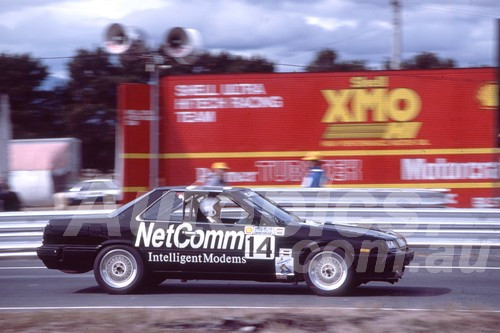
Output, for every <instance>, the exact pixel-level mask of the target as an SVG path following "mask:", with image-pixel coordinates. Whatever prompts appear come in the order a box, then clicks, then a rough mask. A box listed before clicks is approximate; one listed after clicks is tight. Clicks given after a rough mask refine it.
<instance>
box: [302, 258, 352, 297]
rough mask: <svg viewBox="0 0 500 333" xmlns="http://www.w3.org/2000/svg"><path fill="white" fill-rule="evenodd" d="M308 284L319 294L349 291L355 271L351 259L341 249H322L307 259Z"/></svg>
mask: <svg viewBox="0 0 500 333" xmlns="http://www.w3.org/2000/svg"><path fill="white" fill-rule="evenodd" d="M305 264H306V274H305V276H304V278H305V280H306V283H307V285H308V286H309V288H311V290H312V291H314V292H315V293H316V294H318V295H322V296H334V295H341V294H344V293H345V292H347V291H348V290H349V289H350V288H351V285H352V281H353V271H352V267H351V265H350V261H349V260H347V258H346V256H345V254H344V253H342V252H340V251H321V252H313V253H311V254H309V256H308V257H307V259H306V263H305Z"/></svg>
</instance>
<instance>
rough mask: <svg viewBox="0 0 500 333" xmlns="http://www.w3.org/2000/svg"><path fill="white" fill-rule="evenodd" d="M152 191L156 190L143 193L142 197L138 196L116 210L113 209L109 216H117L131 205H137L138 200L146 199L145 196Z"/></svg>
mask: <svg viewBox="0 0 500 333" xmlns="http://www.w3.org/2000/svg"><path fill="white" fill-rule="evenodd" d="M152 192H154V191H150V192H147V193H145V194H143V195H141V196H140V197H138V198H136V199H135V200H132V201H130V202H129V203H126V204H125V205H123V206H121V207H120V208H117V209H116V210H114V211H112V212H111V213H110V214H109V216H110V217H115V216H118V215H120V214H121V213H123V212H124V211H126V210H127V209H128V208H129V207H131V206H133V205H135V204H136V203H137V202H139V201H141V200H142V199H144V198H145V197H147V196H149V195H150V194H151V193H152Z"/></svg>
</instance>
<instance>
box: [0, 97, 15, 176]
mask: <svg viewBox="0 0 500 333" xmlns="http://www.w3.org/2000/svg"><path fill="white" fill-rule="evenodd" d="M11 139H12V127H11V122H10V106H9V97H8V96H7V95H0V182H2V181H7V180H8V174H9V141H10V140H11Z"/></svg>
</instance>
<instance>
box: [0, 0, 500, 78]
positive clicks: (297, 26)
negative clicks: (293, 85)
mask: <svg viewBox="0 0 500 333" xmlns="http://www.w3.org/2000/svg"><path fill="white" fill-rule="evenodd" d="M400 1H401V4H402V24H403V26H402V36H403V46H402V51H403V54H402V58H403V59H408V58H410V57H412V56H413V55H415V54H417V53H420V52H424V51H429V52H435V53H436V54H438V55H439V56H441V57H445V58H452V59H454V60H456V61H457V63H458V65H459V66H462V67H474V66H484V65H488V66H494V65H496V42H495V40H496V39H497V36H496V29H497V28H496V24H497V23H496V18H499V17H500V0H400ZM390 2H391V1H390V0H0V52H2V53H9V54H13V53H16V54H17V53H30V54H31V55H32V56H34V57H37V58H42V61H43V63H44V64H46V65H48V66H49V67H50V70H51V74H52V75H54V76H58V77H66V76H67V73H66V63H67V62H68V59H46V58H52V57H65V56H68V57H69V56H72V55H74V54H75V50H76V49H78V48H85V49H93V48H95V47H96V46H99V45H101V43H102V36H103V32H104V29H105V27H106V26H107V25H109V24H111V23H114V22H119V23H122V24H125V25H130V26H136V27H139V28H141V29H143V30H144V31H145V32H146V33H147V35H148V40H149V44H150V45H159V44H160V43H161V41H162V39H163V38H164V35H165V33H166V31H167V30H168V29H169V28H171V27H175V26H182V27H190V28H195V29H198V30H199V31H200V32H201V34H202V36H203V39H204V46H205V48H206V49H207V50H209V51H213V52H219V51H222V50H224V51H227V52H230V53H233V54H239V55H244V56H251V55H260V56H263V57H265V58H267V59H269V60H270V61H272V62H274V63H275V64H277V65H278V66H277V70H279V71H300V70H303V67H301V66H305V65H307V64H308V63H309V62H310V61H311V60H312V59H313V58H314V56H315V54H316V53H317V52H318V51H319V50H321V49H324V48H332V49H334V50H336V51H337V52H338V54H339V56H340V60H366V61H367V62H368V64H369V65H370V66H371V67H373V68H375V69H377V68H381V67H382V64H383V63H384V61H385V60H388V59H389V58H390V56H391V46H392V31H393V29H392V10H391V6H390ZM287 65H293V66H287Z"/></svg>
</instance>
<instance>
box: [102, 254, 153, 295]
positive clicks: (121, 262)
mask: <svg viewBox="0 0 500 333" xmlns="http://www.w3.org/2000/svg"><path fill="white" fill-rule="evenodd" d="M94 276H95V279H96V281H97V283H98V284H99V286H100V287H101V288H102V289H104V290H105V291H107V292H108V293H110V294H127V293H130V292H131V291H133V290H134V289H135V288H137V287H138V286H139V284H140V283H141V281H142V279H143V276H144V268H143V263H142V258H141V256H140V255H139V254H138V253H137V251H136V250H135V249H133V248H131V247H129V246H122V245H116V246H110V247H108V248H105V249H103V250H102V251H101V252H100V253H99V254H98V255H97V258H96V259H95V262H94Z"/></svg>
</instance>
